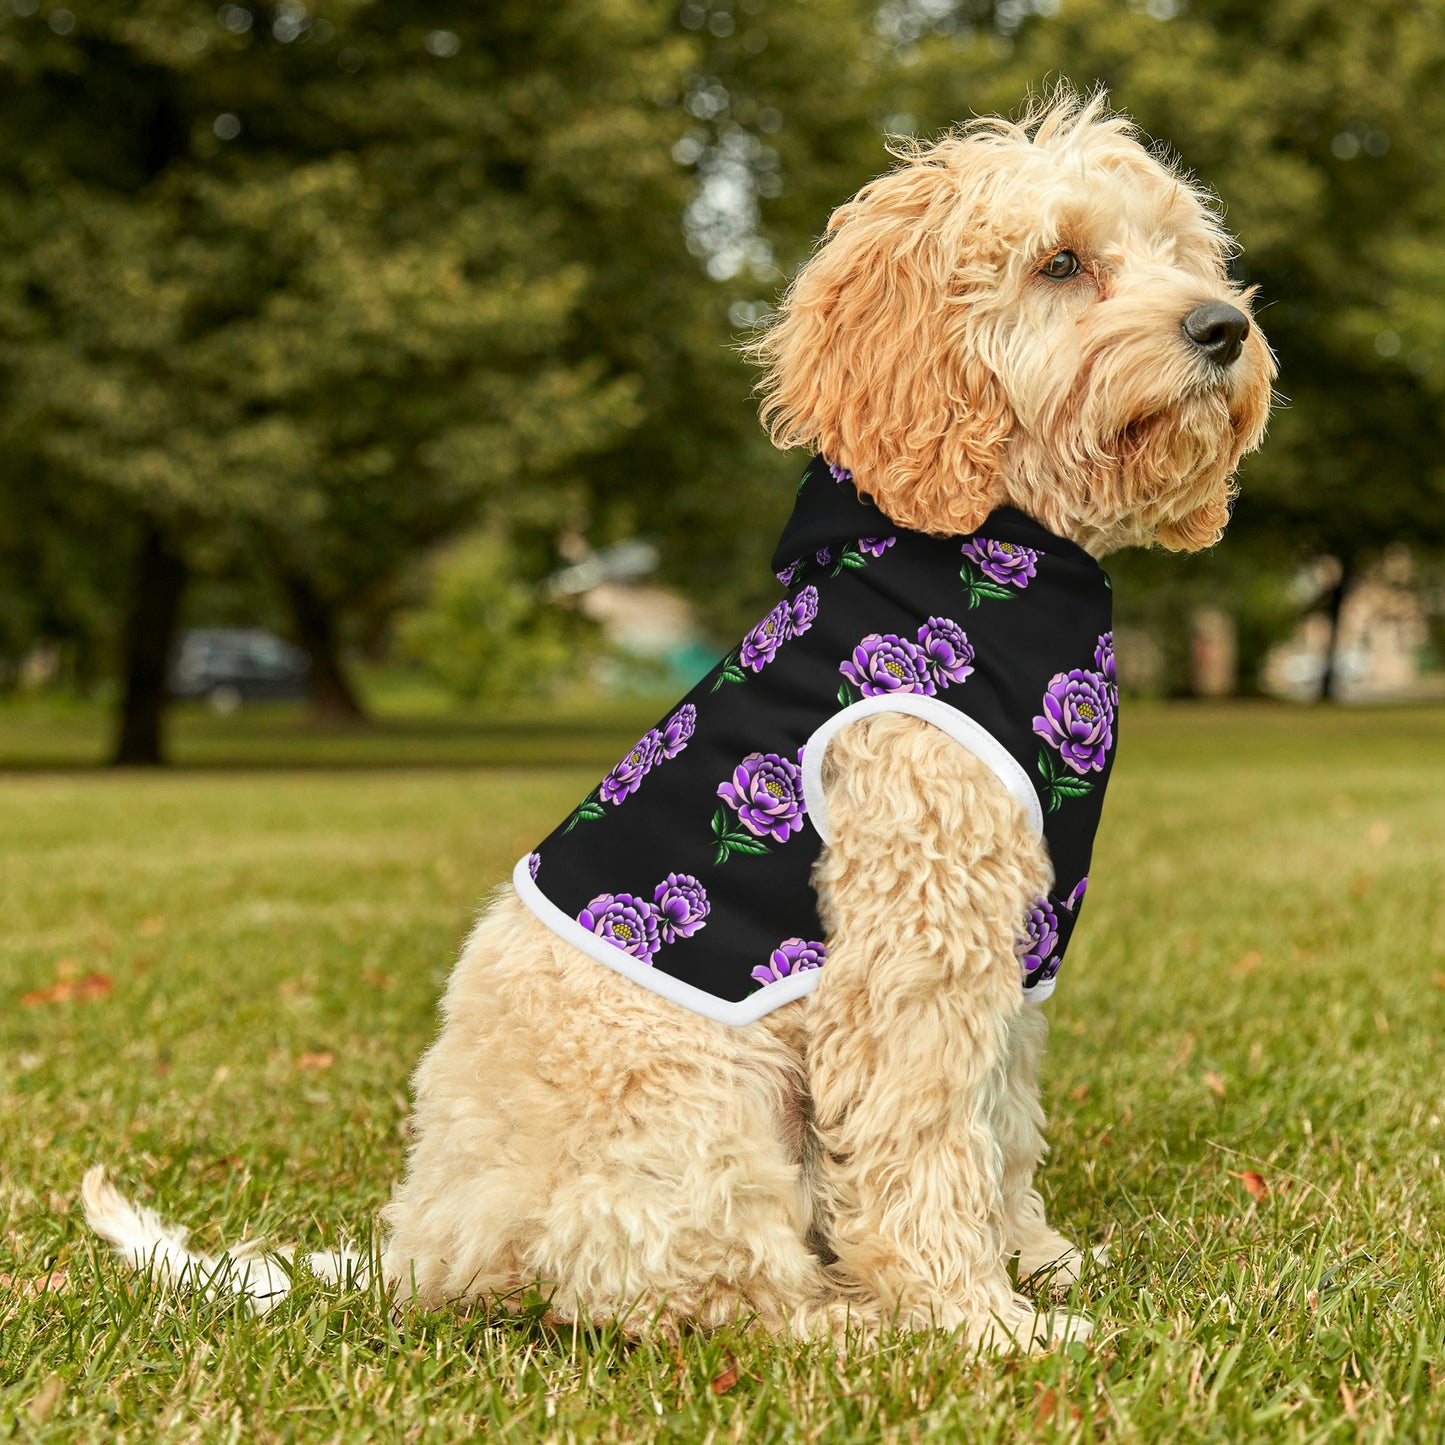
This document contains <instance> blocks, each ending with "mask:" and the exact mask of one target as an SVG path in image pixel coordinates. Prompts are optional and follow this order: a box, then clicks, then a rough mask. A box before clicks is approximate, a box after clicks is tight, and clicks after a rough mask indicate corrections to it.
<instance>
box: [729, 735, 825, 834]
mask: <svg viewBox="0 0 1445 1445" xmlns="http://www.w3.org/2000/svg"><path fill="white" fill-rule="evenodd" d="M717 795H718V797H720V798H721V799H722V800H723V802H725V803H726V804H727V805H728V807H730V808H732V809H733V810H734V811H735V812H736V813H737V815H738V821H739V822H740V823H741V824H742V825H743V827H745V828H746V829H747V830H748V832H749V833H751V834H752V835H753V836H754V837H755V838H762V837H769V838H772V839H774V840H775V841H776V842H779V843H786V842H787V841H788V839H789V838H791V837H792V836H793V834H794V833H797V832H801V831H802V827H803V814H804V812H805V811H806V808H805V807H804V804H803V773H802V769H800V768H799V767H798V765H797V764H796V763H793V762H789V761H788V759H787V758H780V757H779V756H778V755H777V753H749V754H748V755H747V757H745V758H744V759H743V760H742V762H740V763H739V764H738V765H737V767H735V768H734V769H733V776H732V781H731V782H727V783H719V784H718V787H717Z"/></svg>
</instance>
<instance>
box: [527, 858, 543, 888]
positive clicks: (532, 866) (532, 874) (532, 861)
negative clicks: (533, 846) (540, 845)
mask: <svg viewBox="0 0 1445 1445" xmlns="http://www.w3.org/2000/svg"><path fill="white" fill-rule="evenodd" d="M541 866H542V855H541V854H540V853H528V854H527V876H528V877H529V878H531V879H532V881H533V882H535V881H536V878H537V869H539V868H540V867H541Z"/></svg>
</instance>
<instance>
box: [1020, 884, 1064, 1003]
mask: <svg viewBox="0 0 1445 1445" xmlns="http://www.w3.org/2000/svg"><path fill="white" fill-rule="evenodd" d="M1058 946H1059V920H1058V916H1057V915H1056V914H1055V913H1054V910H1053V909H1052V908H1050V907H1049V900H1048V899H1047V898H1035V899H1034V901H1033V902H1032V903H1031V904H1030V905H1029V908H1028V911H1027V912H1026V913H1025V914H1024V931H1023V935H1022V936H1021V937H1020V938H1019V940H1018V942H1017V943H1016V944H1015V945H1014V953H1015V954H1016V955H1017V957H1018V961H1019V968H1020V969H1022V970H1023V972H1024V973H1026V974H1028V973H1033V972H1034V970H1035V969H1039V968H1042V969H1043V970H1044V972H1043V973H1042V974H1040V975H1039V979H1038V981H1039V982H1042V981H1043V980H1044V979H1046V978H1052V977H1053V976H1054V974H1056V973H1057V972H1058V971H1059V962H1060V961H1059V960H1058V959H1056V958H1054V957H1053V953H1054V950H1055V949H1056V948H1057V947H1058ZM1050 962H1052V965H1053V966H1052V967H1049V964H1050Z"/></svg>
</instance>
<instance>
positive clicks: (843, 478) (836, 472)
mask: <svg viewBox="0 0 1445 1445" xmlns="http://www.w3.org/2000/svg"><path fill="white" fill-rule="evenodd" d="M828 470H829V471H830V472H831V473H832V474H833V480H834V481H835V482H851V481H852V480H853V473H852V472H850V471H849V470H848V468H847V467H835V466H834V465H833V463H832V462H829V463H828Z"/></svg>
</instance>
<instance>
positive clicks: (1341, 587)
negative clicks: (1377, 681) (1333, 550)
mask: <svg viewBox="0 0 1445 1445" xmlns="http://www.w3.org/2000/svg"><path fill="white" fill-rule="evenodd" d="M1354 580H1355V559H1354V558H1353V557H1341V558H1340V575H1339V579H1338V580H1337V581H1336V582H1335V585H1334V586H1333V587H1331V588H1330V595H1329V601H1328V603H1327V605H1326V608H1325V615H1326V616H1327V617H1328V618H1329V620H1330V636H1329V641H1328V643H1327V644H1326V645H1325V666H1324V670H1323V671H1322V672H1321V673H1320V695H1319V701H1320V702H1333V701H1334V700H1335V689H1336V687H1337V686H1338V684H1339V678H1338V675H1337V669H1336V659H1337V657H1338V656H1339V647H1340V614H1341V613H1342V612H1343V611H1344V610H1345V598H1346V596H1347V595H1348V593H1349V590H1350V586H1351V584H1352V583H1353V582H1354Z"/></svg>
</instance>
